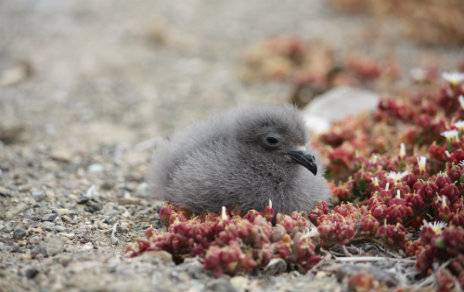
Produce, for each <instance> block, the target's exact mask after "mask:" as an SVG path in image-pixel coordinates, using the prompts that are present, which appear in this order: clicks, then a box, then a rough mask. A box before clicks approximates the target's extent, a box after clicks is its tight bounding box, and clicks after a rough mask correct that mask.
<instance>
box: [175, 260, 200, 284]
mask: <svg viewBox="0 0 464 292" xmlns="http://www.w3.org/2000/svg"><path fill="white" fill-rule="evenodd" d="M176 268H177V269H178V270H180V271H185V272H187V274H189V275H190V277H192V278H193V279H200V278H202V277H204V276H205V272H204V269H203V265H202V264H201V263H200V261H199V260H198V259H197V258H188V259H185V261H184V262H183V263H182V264H181V265H178V266H177V267H176Z"/></svg>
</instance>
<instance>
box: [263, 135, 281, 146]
mask: <svg viewBox="0 0 464 292" xmlns="http://www.w3.org/2000/svg"><path fill="white" fill-rule="evenodd" d="M264 144H265V146H267V147H268V148H275V147H278V146H279V145H280V138H279V137H277V136H274V135H272V136H266V137H265V138H264Z"/></svg>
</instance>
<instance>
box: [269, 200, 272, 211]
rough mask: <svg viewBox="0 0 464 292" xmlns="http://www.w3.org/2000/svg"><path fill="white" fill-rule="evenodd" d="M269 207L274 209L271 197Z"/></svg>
mask: <svg viewBox="0 0 464 292" xmlns="http://www.w3.org/2000/svg"><path fill="white" fill-rule="evenodd" d="M268 207H269V208H270V209H272V200H271V199H269V204H268Z"/></svg>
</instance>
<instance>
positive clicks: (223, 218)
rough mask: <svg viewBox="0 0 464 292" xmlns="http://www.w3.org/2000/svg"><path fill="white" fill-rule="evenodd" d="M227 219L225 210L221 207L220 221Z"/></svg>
mask: <svg viewBox="0 0 464 292" xmlns="http://www.w3.org/2000/svg"><path fill="white" fill-rule="evenodd" d="M228 218H229V216H227V209H226V207H225V206H222V209H221V219H222V220H227V219H228Z"/></svg>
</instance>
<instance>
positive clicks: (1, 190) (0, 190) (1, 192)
mask: <svg viewBox="0 0 464 292" xmlns="http://www.w3.org/2000/svg"><path fill="white" fill-rule="evenodd" d="M0 174H1V173H0ZM11 195H12V192H11V191H10V190H8V189H6V188H4V187H2V186H0V196H2V197H11Z"/></svg>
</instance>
